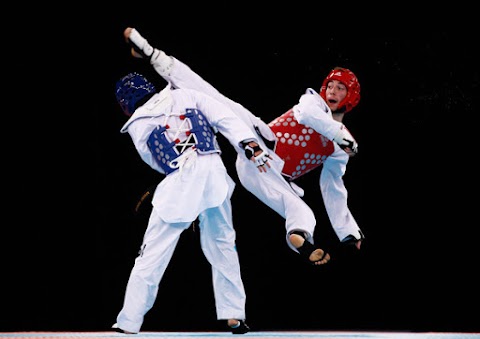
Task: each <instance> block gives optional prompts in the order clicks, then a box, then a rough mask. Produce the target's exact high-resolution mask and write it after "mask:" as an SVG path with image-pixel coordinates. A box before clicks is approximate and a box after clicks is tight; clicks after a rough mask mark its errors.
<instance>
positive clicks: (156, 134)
mask: <svg viewBox="0 0 480 339" xmlns="http://www.w3.org/2000/svg"><path fill="white" fill-rule="evenodd" d="M185 112H186V113H185V114H183V115H180V116H179V118H180V119H182V120H187V121H186V123H187V125H188V126H189V128H190V129H189V130H187V131H186V132H185V133H186V135H187V138H186V139H185V140H183V141H181V140H170V138H169V137H168V134H167V133H166V131H167V129H168V128H169V127H168V125H167V126H160V125H159V126H157V127H156V128H155V129H154V130H153V131H152V133H151V134H150V136H149V137H148V141H147V145H148V148H149V149H150V152H152V155H153V156H154V158H155V160H156V162H157V163H158V165H159V166H160V167H161V168H162V169H163V170H164V171H165V174H166V175H168V174H170V173H172V172H173V171H175V170H177V169H178V166H176V162H175V160H176V159H177V158H178V157H179V156H180V155H182V154H183V152H185V151H186V150H187V149H189V148H191V147H193V148H194V149H195V151H196V152H199V153H215V152H217V153H220V146H219V144H218V141H217V138H216V136H215V133H214V130H213V128H212V126H211V125H210V123H209V122H208V120H207V118H206V117H205V115H203V113H202V112H201V111H200V110H198V109H195V108H187V109H186V110H185Z"/></svg>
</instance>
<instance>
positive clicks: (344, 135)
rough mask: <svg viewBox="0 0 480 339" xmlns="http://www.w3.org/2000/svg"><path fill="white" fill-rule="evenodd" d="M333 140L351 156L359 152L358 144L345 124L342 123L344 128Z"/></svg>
mask: <svg viewBox="0 0 480 339" xmlns="http://www.w3.org/2000/svg"><path fill="white" fill-rule="evenodd" d="M333 141H335V142H336V143H337V144H338V146H340V148H341V149H343V150H344V151H345V152H346V153H347V154H348V155H349V156H350V157H353V156H354V155H355V154H357V153H358V144H357V142H356V141H355V139H354V138H353V136H352V135H351V134H350V132H349V131H348V129H347V128H346V127H345V125H342V128H341V129H340V130H339V131H338V133H337V134H336V135H335V137H334V138H333Z"/></svg>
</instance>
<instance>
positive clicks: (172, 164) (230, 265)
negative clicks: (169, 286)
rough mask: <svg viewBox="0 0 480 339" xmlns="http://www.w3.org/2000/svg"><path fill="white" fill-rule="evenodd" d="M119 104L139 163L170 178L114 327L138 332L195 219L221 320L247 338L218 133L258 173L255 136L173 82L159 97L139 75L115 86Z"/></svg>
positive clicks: (230, 185) (229, 183) (229, 188)
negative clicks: (183, 238)
mask: <svg viewBox="0 0 480 339" xmlns="http://www.w3.org/2000/svg"><path fill="white" fill-rule="evenodd" d="M116 97H117V100H118V102H119V104H120V106H121V107H122V109H123V111H124V112H125V113H126V114H127V115H128V116H129V119H128V121H127V122H126V123H125V125H124V126H123V127H122V128H121V133H128V134H129V135H130V137H131V139H132V141H133V144H134V145H135V148H136V150H137V152H138V154H139V155H140V157H141V159H142V160H143V161H144V162H145V163H146V164H148V165H149V166H150V167H151V168H153V169H154V170H156V171H158V172H159V173H162V174H164V175H165V178H164V179H163V180H162V181H161V182H160V183H159V184H158V186H157V188H156V190H155V193H154V196H153V199H152V206H153V208H152V212H151V215H150V217H149V221H148V226H147V229H146V231H145V234H144V238H143V242H142V245H141V250H140V252H139V255H138V256H137V258H136V259H135V263H134V266H133V268H132V270H131V273H130V277H129V280H128V283H127V286H126V291H125V297H124V303H123V307H122V309H121V310H120V312H119V313H118V315H117V322H116V323H115V324H114V325H113V328H114V329H115V330H116V331H118V332H121V333H127V334H132V333H138V332H139V331H140V329H141V326H142V324H143V322H144V316H145V314H146V313H147V312H148V311H149V310H150V309H151V308H152V306H153V304H154V302H155V300H156V297H157V293H158V286H159V284H160V281H161V280H162V278H163V276H164V273H165V270H166V268H167V266H168V264H169V262H170V260H171V258H172V255H173V253H174V250H175V247H176V245H177V243H178V241H179V239H180V235H181V234H182V232H183V231H184V230H186V229H187V228H189V226H190V225H191V223H192V222H193V221H194V220H196V219H197V217H198V219H199V224H198V228H199V230H200V246H201V249H202V251H203V253H204V254H205V257H206V258H207V260H208V262H209V263H210V264H211V267H212V282H213V289H214V294H215V306H216V313H217V319H219V320H226V321H227V324H228V326H229V330H230V331H231V332H232V333H233V334H243V333H246V332H248V330H249V328H248V326H247V325H246V324H245V302H246V295H245V290H244V285H243V282H242V279H241V274H240V263H239V258H238V253H237V251H236V247H235V246H236V245H235V239H236V233H235V230H234V227H233V220H232V206H231V201H230V199H231V196H232V193H233V190H234V187H235V182H234V181H233V180H232V178H231V177H230V176H229V175H228V173H227V170H226V168H225V165H224V163H223V162H222V158H221V156H220V154H221V150H220V148H219V145H218V143H217V139H216V136H215V133H216V131H218V132H220V133H221V134H222V135H223V136H225V137H226V139H227V140H228V141H229V142H230V143H231V144H232V145H234V146H235V148H236V149H237V150H238V151H240V152H241V153H242V154H243V156H244V157H245V158H246V159H247V157H248V159H247V160H248V161H249V164H250V166H251V167H252V168H253V169H254V170H255V171H258V169H257V167H266V166H265V165H266V162H268V160H269V158H268V154H267V153H266V152H264V151H263V150H261V149H259V148H258V144H257V143H256V141H257V138H258V136H257V135H255V134H254V133H253V132H252V131H251V130H250V129H249V127H248V126H246V125H245V124H244V123H243V122H242V120H240V119H239V118H238V117H237V115H235V113H234V112H232V111H231V110H230V109H229V108H228V107H227V106H225V105H224V104H222V103H220V102H218V101H217V100H215V99H213V98H211V97H209V96H207V95H205V94H204V93H201V92H198V91H195V90H192V89H173V88H172V85H171V84H170V83H168V84H167V86H166V87H165V88H164V89H163V90H161V91H160V92H158V93H157V92H156V91H155V86H154V85H153V84H152V83H151V82H150V81H148V80H147V79H146V78H145V77H144V76H142V75H141V74H138V73H130V74H128V75H126V76H125V77H123V78H122V79H121V80H119V81H118V82H117V86H116ZM264 170H266V169H264Z"/></svg>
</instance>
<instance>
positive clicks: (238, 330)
mask: <svg viewBox="0 0 480 339" xmlns="http://www.w3.org/2000/svg"><path fill="white" fill-rule="evenodd" d="M231 322H232V321H230V320H229V321H228V322H227V325H228V328H229V329H230V331H231V332H232V333H233V334H245V333H247V332H248V331H250V327H248V325H247V324H246V323H245V321H244V320H237V323H236V324H235V323H233V324H231Z"/></svg>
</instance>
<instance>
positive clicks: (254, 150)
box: [243, 141, 272, 172]
mask: <svg viewBox="0 0 480 339" xmlns="http://www.w3.org/2000/svg"><path fill="white" fill-rule="evenodd" d="M243 148H244V150H245V156H246V157H247V159H250V160H251V161H253V162H254V163H255V165H256V166H257V168H258V170H259V171H260V172H267V167H268V168H270V163H269V162H268V160H270V159H272V157H271V156H270V154H268V153H267V152H265V151H264V150H262V149H261V148H260V146H259V145H258V144H257V143H256V142H255V141H250V142H249V143H243Z"/></svg>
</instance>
